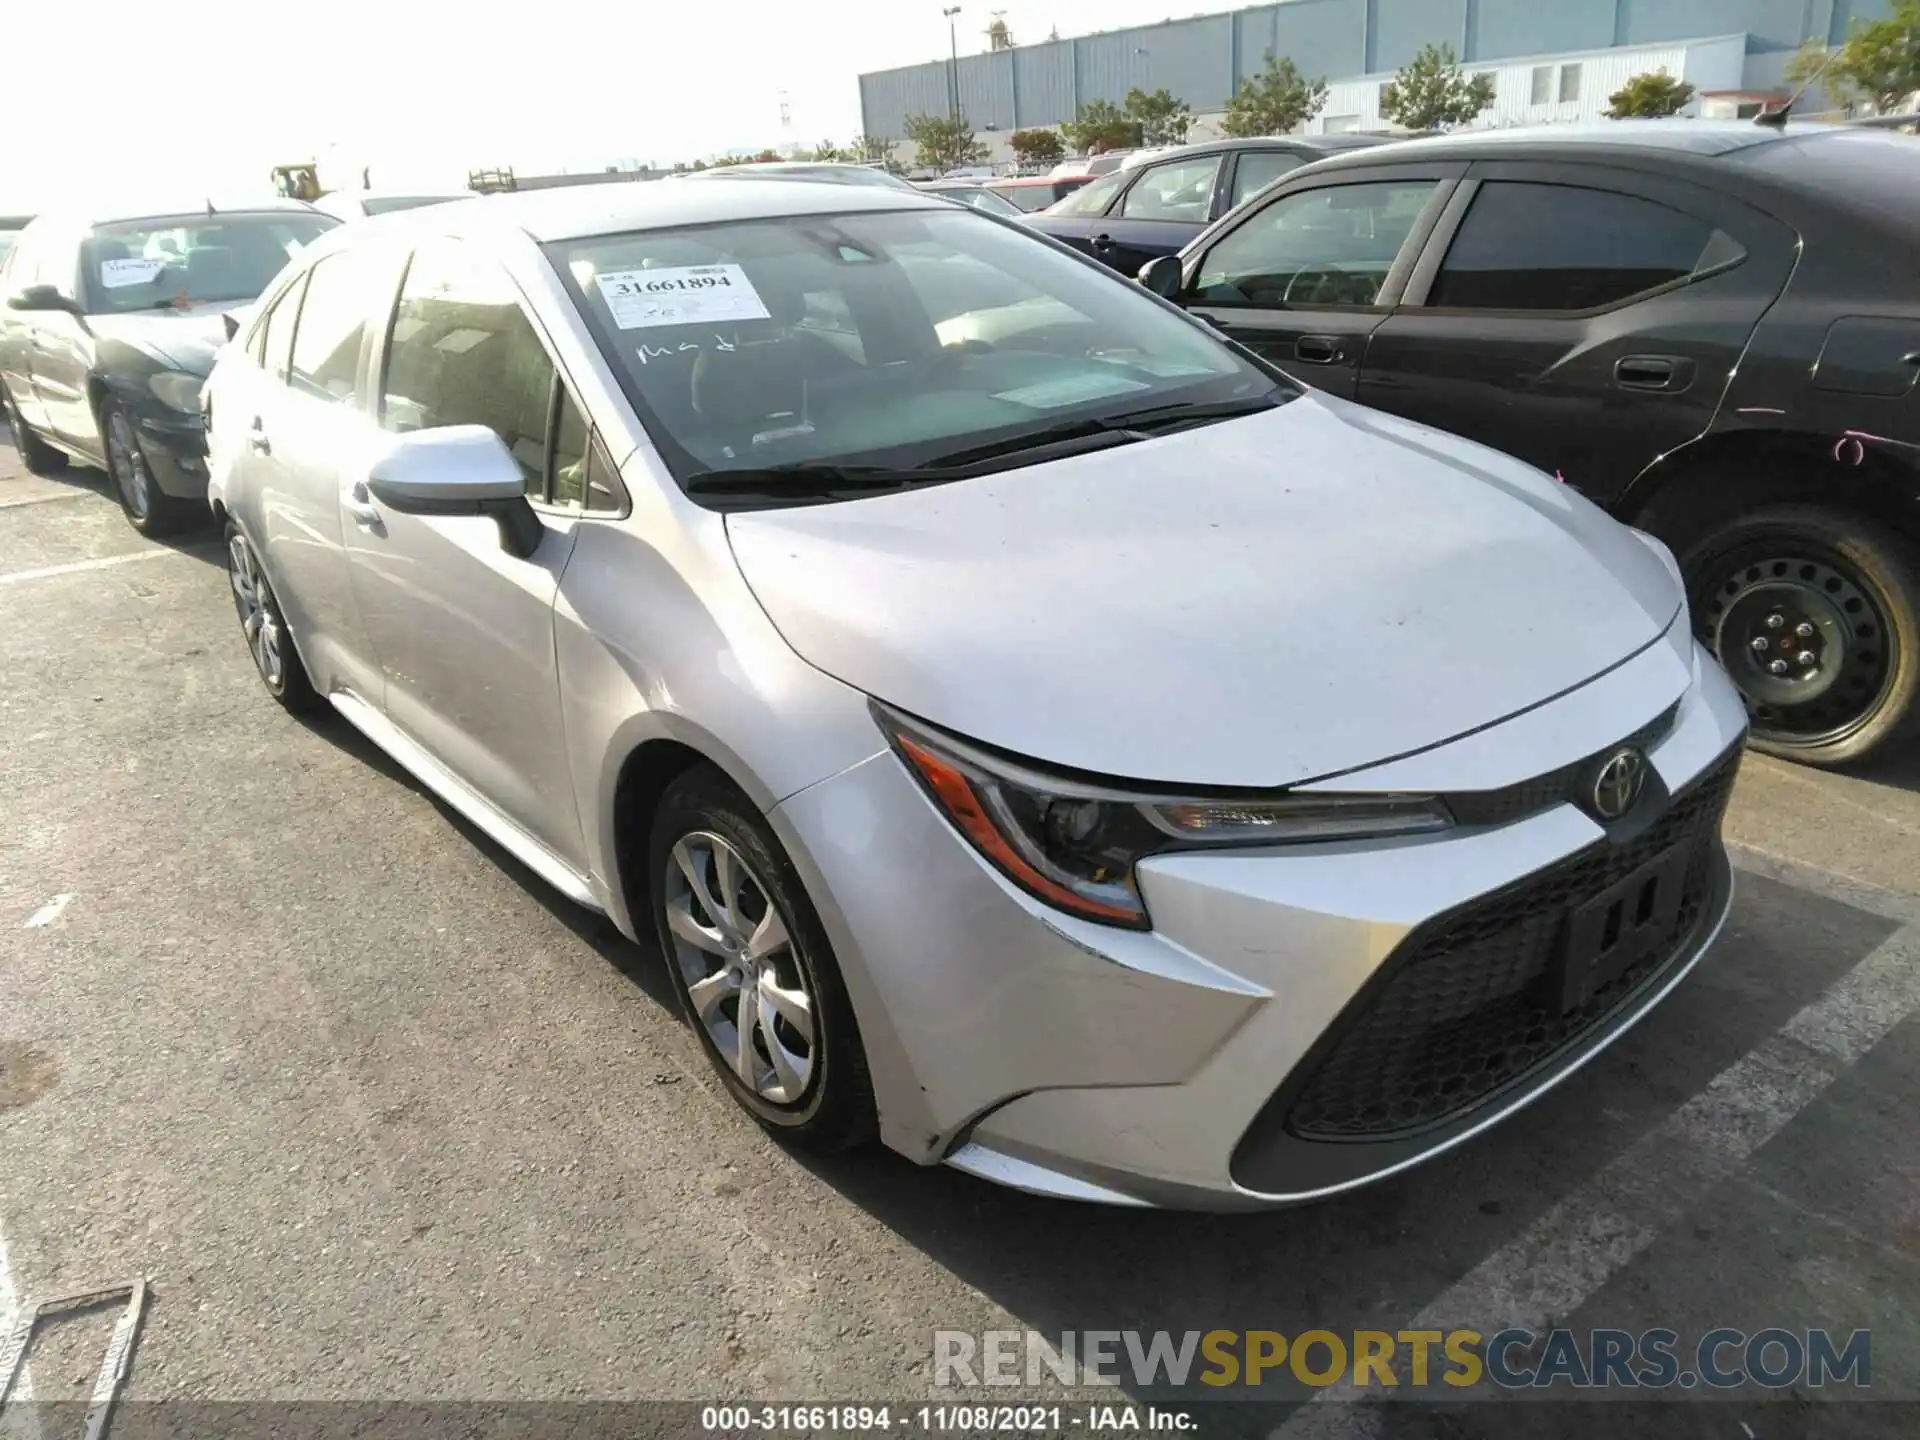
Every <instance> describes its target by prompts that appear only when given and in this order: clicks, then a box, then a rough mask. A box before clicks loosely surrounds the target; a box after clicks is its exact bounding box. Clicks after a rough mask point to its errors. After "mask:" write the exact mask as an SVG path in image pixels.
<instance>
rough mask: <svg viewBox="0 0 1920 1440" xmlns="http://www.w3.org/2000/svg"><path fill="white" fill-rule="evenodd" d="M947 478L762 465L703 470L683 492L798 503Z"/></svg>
mask: <svg viewBox="0 0 1920 1440" xmlns="http://www.w3.org/2000/svg"><path fill="white" fill-rule="evenodd" d="M946 478H947V477H946V476H944V475H927V474H925V473H923V472H921V471H919V470H890V469H887V468H885V467H882V466H878V465H812V464H805V463H797V464H792V465H762V466H756V467H754V468H752V469H740V470H701V471H698V472H697V473H695V474H692V475H689V476H687V478H686V481H685V482H684V486H683V488H684V489H685V490H686V492H687V494H689V495H742V496H767V497H769V498H773V497H787V498H791V499H795V500H803V499H823V500H833V499H838V498H840V497H841V496H844V495H866V494H873V493H875V492H878V491H884V490H898V489H901V488H903V487H905V486H908V485H916V484H924V483H925V482H927V481H929V480H944V479H946Z"/></svg>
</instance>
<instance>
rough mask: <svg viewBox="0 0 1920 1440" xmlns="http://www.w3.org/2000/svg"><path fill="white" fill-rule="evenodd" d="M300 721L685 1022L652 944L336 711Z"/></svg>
mask: <svg viewBox="0 0 1920 1440" xmlns="http://www.w3.org/2000/svg"><path fill="white" fill-rule="evenodd" d="M215 558H217V559H219V560H220V561H221V563H224V561H225V551H224V550H221V551H220V552H219V553H218V555H217V556H216V557H215ZM297 718H298V719H299V722H300V724H301V725H303V726H305V727H306V728H307V729H308V730H309V731H311V732H312V733H313V734H315V735H317V736H319V737H320V738H321V739H323V740H325V741H326V742H327V743H328V744H330V745H332V746H334V747H335V748H336V749H339V750H342V751H345V752H346V753H347V754H348V755H350V756H352V757H353V758H354V759H355V760H356V761H358V762H359V763H360V764H362V765H365V766H367V767H368V768H369V769H371V770H375V771H378V772H379V773H380V774H382V775H384V776H386V777H387V778H388V779H389V780H392V781H394V782H395V783H397V784H401V785H405V786H406V787H407V788H408V789H410V790H412V791H414V792H415V793H417V794H419V795H420V796H422V797H423V798H425V799H426V800H428V801H430V802H432V804H433V807H434V808H435V809H436V810H438V811H439V812H440V814H441V816H442V817H443V818H444V819H445V820H446V821H447V823H448V824H450V825H451V826H452V827H453V828H454V829H455V830H457V831H459V832H460V834H461V836H462V837H464V838H465V839H466V840H467V842H468V843H469V844H471V845H472V846H474V848H475V849H477V850H480V851H481V852H482V853H484V854H485V855H486V856H487V858H488V859H489V860H491V861H492V862H493V863H494V865H495V866H497V867H498V868H499V869H500V871H501V872H502V873H503V874H505V875H508V876H511V877H512V879H513V881H514V883H515V884H516V885H518V886H519V887H520V888H521V889H522V890H524V891H526V893H527V894H528V896H530V897H531V898H532V899H533V900H534V901H535V902H537V903H538V904H539V906H540V908H541V909H543V910H545V911H546V912H547V913H548V914H549V915H551V916H553V917H554V918H555V919H556V920H558V921H559V922H560V923H561V924H562V925H565V926H566V927H567V929H569V930H571V931H572V932H573V933H574V934H575V935H576V936H578V937H579V938H580V939H581V940H582V941H584V942H585V943H586V944H588V945H590V946H591V947H592V948H593V950H594V951H595V953H597V954H598V955H599V956H600V957H601V958H602V959H604V960H605V961H606V962H607V963H608V964H610V965H612V966H613V968H614V969H616V970H618V971H619V972H620V973H621V974H622V975H623V976H625V977H626V978H627V979H628V980H629V981H631V982H632V983H633V984H634V985H635V986H636V987H637V988H638V989H639V990H640V991H641V992H642V993H644V994H645V995H646V996H647V998H648V999H650V1000H652V1001H653V1002H654V1003H655V1004H656V1005H660V1006H662V1007H663V1008H665V1009H666V1010H667V1012H668V1013H669V1014H671V1015H673V1016H675V1017H676V1018H677V1017H678V1016H679V1014H680V1009H679V1005H678V1003H677V1002H676V1000H675V999H674V995H673V991H672V988H671V987H670V986H669V984H668V982H667V976H666V972H665V970H664V969H663V968H662V963H661V959H660V953H659V950H658V949H657V947H655V946H654V945H652V944H650V943H649V944H645V945H636V944H635V943H634V942H633V941H631V940H629V939H627V937H626V936H624V935H622V934H621V933H620V932H619V930H617V929H616V928H615V927H614V924H613V922H612V921H611V920H609V919H607V917H606V916H604V915H599V914H596V913H594V912H593V911H591V910H587V909H584V908H583V907H581V906H579V905H575V904H574V903H573V902H572V901H570V900H568V899H566V898H565V897H564V896H562V895H560V894H559V893H557V892H556V891H555V890H554V888H553V887H552V886H551V885H549V884H547V882H546V881H544V880H542V879H541V878H540V877H539V876H538V875H535V874H534V873H533V872H532V871H531V870H529V869H528V868H527V867H526V866H524V865H522V864H521V863H520V862H519V861H518V860H516V859H515V858H514V857H513V856H512V855H510V854H508V853H507V851H505V850H503V849H502V848H501V847H500V846H499V845H497V844H495V843H494V841H493V840H492V838H491V837H490V836H488V835H487V833H486V832H485V831H483V830H481V829H480V827H479V826H477V825H475V824H474V823H473V822H472V821H470V820H468V819H467V818H466V817H465V816H464V815H462V814H460V812H459V811H457V810H455V809H454V808H453V807H452V806H450V805H448V804H447V803H446V802H445V801H444V800H442V799H441V798H440V797H439V796H438V795H436V794H434V793H433V792H432V791H431V790H429V789H428V788H427V787H426V786H424V785H422V784H421V783H420V782H419V781H418V780H416V779H414V777H413V775H412V774H411V773H410V772H409V771H408V770H406V769H405V767H403V766H402V765H400V764H399V762H397V761H396V760H394V759H393V758H392V757H391V756H389V755H388V754H387V752H386V751H384V750H382V749H381V748H380V747H379V746H378V745H375V744H374V743H373V742H372V741H371V740H369V739H367V737H366V736H364V735H362V734H361V733H360V732H359V731H358V730H356V729H354V728H353V726H352V725H350V724H348V723H347V721H346V720H344V719H343V718H341V716H340V714H339V713H338V712H337V711H335V710H334V709H332V708H331V707H330V706H323V707H322V708H321V709H319V710H317V711H314V712H313V713H311V714H307V715H301V716H299V717H297Z"/></svg>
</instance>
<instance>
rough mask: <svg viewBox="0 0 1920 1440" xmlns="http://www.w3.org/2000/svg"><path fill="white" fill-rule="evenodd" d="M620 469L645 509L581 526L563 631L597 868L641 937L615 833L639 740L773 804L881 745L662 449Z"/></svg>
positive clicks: (566, 587)
mask: <svg viewBox="0 0 1920 1440" xmlns="http://www.w3.org/2000/svg"><path fill="white" fill-rule="evenodd" d="M622 476H623V479H624V480H625V482H626V486H627V489H628V491H629V493H630V494H631V495H632V496H633V512H632V513H631V514H630V515H629V516H627V517H626V518H625V519H622V520H608V521H595V520H586V521H583V522H581V523H580V525H579V526H578V527H577V531H576V539H575V543H574V551H573V556H572V558H571V559H570V560H569V562H568V564H567V570H566V574H565V576H564V577H563V578H562V581H561V585H560V591H559V595H558V597H557V598H556V600H555V603H554V642H555V646H556V649H557V652H558V660H559V668H560V686H561V695H562V700H563V704H564V706H565V714H566V732H567V733H566V739H567V745H568V748H569V750H570V751H571V765H572V773H573V776H574V784H575V788H576V791H577V795H578V799H579V804H580V813H581V815H582V816H583V817H590V818H588V823H587V824H586V826H585V829H586V832H587V848H588V856H587V859H588V865H589V871H590V874H591V876H592V878H593V880H594V882H595V885H596V886H597V888H598V889H599V890H600V891H601V892H602V894H603V895H604V896H605V898H606V900H607V911H608V914H609V915H611V916H612V917H613V918H614V921H615V923H616V924H618V925H619V926H620V927H621V928H622V929H623V930H624V931H626V932H627V933H628V934H630V935H637V934H638V933H640V932H641V931H643V930H645V928H646V927H647V924H648V921H647V919H646V917H645V916H644V915H641V916H633V915H631V914H630V913H629V908H628V905H627V900H626V896H625V894H624V893H623V892H622V887H621V881H620V867H619V861H618V850H617V847H616V844H615V839H614V835H615V819H616V815H615V797H616V794H617V791H618V787H619V781H620V774H621V770H622V768H623V766H624V765H625V764H626V762H627V760H628V758H629V757H630V756H632V754H633V753H634V752H635V751H636V750H637V749H638V748H639V747H640V746H642V745H644V744H646V743H648V742H649V741H653V740H672V741H676V742H678V743H680V744H683V745H686V746H689V747H691V748H692V749H694V750H696V751H698V752H699V753H701V754H702V755H704V756H705V757H706V758H707V759H708V760H710V761H712V762H713V763H714V764H715V765H717V766H719V767H720V769H722V770H723V771H725V772H726V773H727V775H728V776H729V777H730V778H731V779H732V780H733V781H734V783H735V784H737V785H738V786H739V787H740V788H741V790H743V791H744V792H745V793H746V794H747V796H748V798H749V799H751V800H752V801H753V803H754V805H755V806H757V807H758V808H759V809H761V810H763V811H766V810H771V809H772V808H773V807H774V806H775V805H776V804H778V803H779V802H780V801H781V800H782V799H784V798H785V797H787V796H789V795H792V794H793V793H794V792H796V791H798V790H801V789H803V788H805V787H806V786H808V785H811V784H813V783H815V782H816V781H819V780H822V779H825V778H826V777H827V776H829V775H833V774H836V773H838V772H839V771H841V770H844V769H846V768H848V767H849V766H852V765H855V764H858V763H859V762H860V761H861V760H864V759H866V758H868V757H869V756H871V755H873V754H875V753H877V752H878V751H879V750H880V749H882V748H883V743H884V742H883V741H882V738H881V735H880V731H879V729H878V727H877V726H876V725H875V724H874V722H873V718H872V715H871V714H870V713H869V711H868V709H867V702H866V697H865V696H864V695H862V694H861V693H860V692H859V691H857V690H854V689H852V688H851V687H849V686H847V685H844V684H842V683H841V682H840V681H837V680H833V679H831V678H829V677H828V676H826V675H824V674H822V673H821V672H820V671H818V670H816V669H814V668H813V667H812V666H810V665H808V664H807V663H806V662H805V661H803V660H801V659H800V657H799V656H797V655H796V654H794V652H793V650H792V648H791V647H789V646H788V645H787V643H786V641H785V640H783V639H781V637H780V635H779V633H778V631H776V630H775V629H774V627H773V623H772V622H771V621H770V620H768V619H767V617H766V614H765V612H764V611H762V610H761V608H760V605H759V602H758V601H757V600H755V599H754V597H753V593H752V591H751V590H750V589H749V588H748V586H747V584H746V581H745V580H744V578H743V577H742V576H741V574H740V571H739V567H738V566H737V565H736V564H735V563H734V558H733V553H732V551H731V549H730V548H729V546H728V544H727V536H726V521H725V519H724V517H722V516H720V515H718V514H714V513H712V512H709V511H706V510H702V509H700V508H699V507H697V506H695V505H693V504H691V503H690V502H688V501H686V500H685V499H684V498H682V497H681V496H680V495H679V492H678V489H677V487H674V485H673V482H672V480H671V479H670V478H669V477H668V476H667V475H666V472H665V470H664V468H663V467H662V466H661V465H660V462H659V459H658V457H657V455H656V454H655V452H654V451H653V450H652V449H651V448H648V447H644V446H643V447H642V448H640V449H638V450H636V451H635V452H634V454H633V456H632V458H631V459H630V460H629V462H628V464H627V465H626V466H625V467H623V471H622ZM668 490H672V494H671V496H669V495H668V494H667V493H666V492H667V491H668Z"/></svg>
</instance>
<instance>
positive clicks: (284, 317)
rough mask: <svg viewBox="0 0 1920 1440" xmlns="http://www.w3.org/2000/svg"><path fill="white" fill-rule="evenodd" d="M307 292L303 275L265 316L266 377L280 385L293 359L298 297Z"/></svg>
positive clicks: (298, 317)
mask: <svg viewBox="0 0 1920 1440" xmlns="http://www.w3.org/2000/svg"><path fill="white" fill-rule="evenodd" d="M306 292H307V277H306V276H305V275H302V276H301V277H300V278H299V279H298V280H296V281H294V282H293V284H291V285H289V286H288V287H287V290H286V293H285V294H284V295H282V296H281V297H280V299H279V300H278V301H277V302H276V303H275V305H274V307H273V312H272V313H271V314H270V315H268V316H267V324H266V332H267V335H266V341H265V347H266V348H265V352H264V353H265V357H266V358H265V360H264V362H263V363H264V364H265V366H266V371H267V374H268V375H269V376H270V377H271V378H272V379H275V380H278V381H279V382H280V383H281V384H282V385H284V384H286V383H287V370H288V368H289V366H290V365H291V363H292V360H293V334H294V328H295V326H296V325H297V324H298V322H299V319H300V297H301V296H303V295H304V294H306Z"/></svg>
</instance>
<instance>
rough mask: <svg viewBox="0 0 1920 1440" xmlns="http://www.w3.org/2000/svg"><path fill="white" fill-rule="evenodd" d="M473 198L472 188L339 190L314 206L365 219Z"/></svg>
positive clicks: (353, 217) (342, 216)
mask: <svg viewBox="0 0 1920 1440" xmlns="http://www.w3.org/2000/svg"><path fill="white" fill-rule="evenodd" d="M473 198H474V196H473V192H472V191H470V190H453V191H447V192H445V193H441V194H434V193H431V192H427V191H419V190H406V191H402V190H335V191H334V192H333V193H332V194H329V195H322V196H321V197H320V198H319V199H318V200H316V201H314V202H313V208H314V209H316V210H324V211H325V212H326V213H327V214H329V215H335V216H338V217H339V218H340V219H342V220H363V219H365V218H366V217H367V216H369V215H389V214H392V213H393V212H394V211H396V210H417V209H419V208H420V207H421V206H423V205H445V204H447V203H449V202H450V201H454V200H471V199H473Z"/></svg>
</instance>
